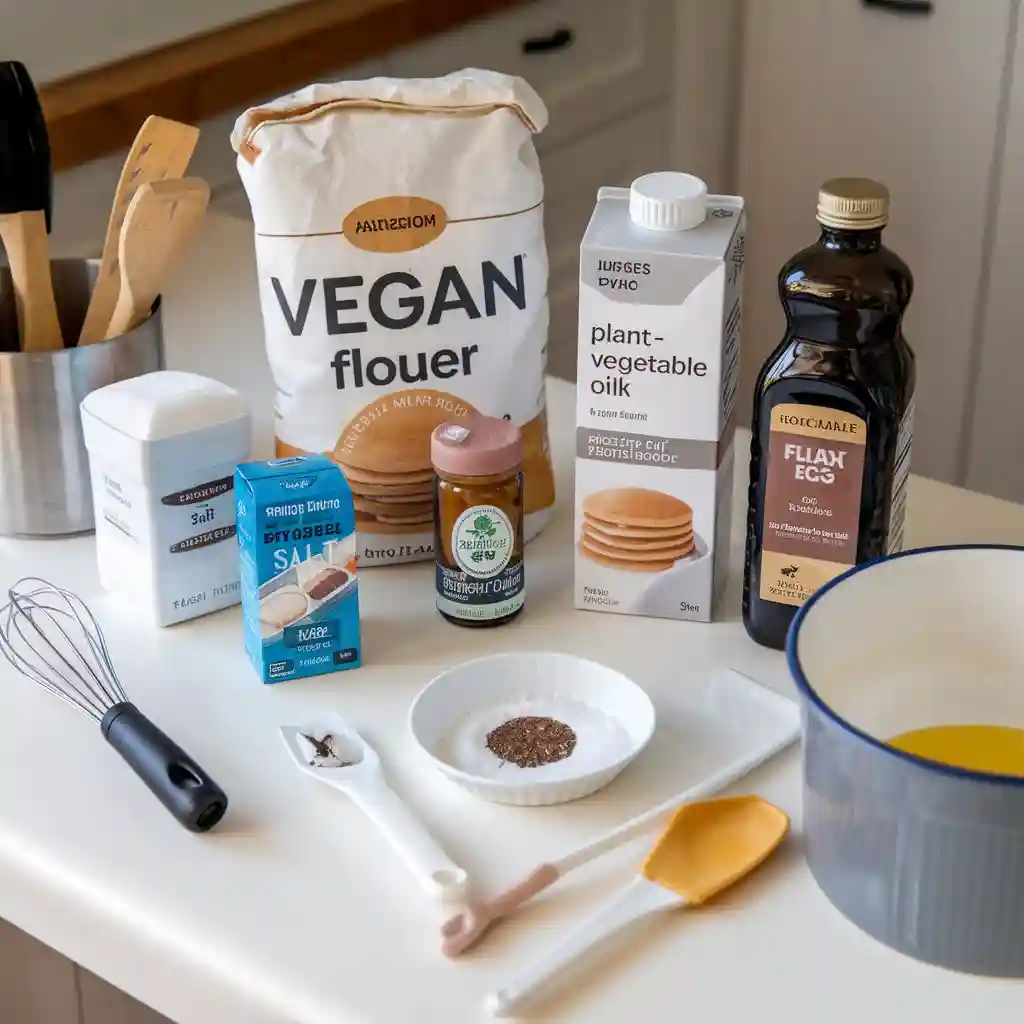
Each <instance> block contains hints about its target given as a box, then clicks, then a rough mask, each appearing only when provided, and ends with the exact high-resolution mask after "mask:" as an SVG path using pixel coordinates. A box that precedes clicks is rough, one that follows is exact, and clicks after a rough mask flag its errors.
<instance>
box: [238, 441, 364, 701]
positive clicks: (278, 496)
mask: <svg viewBox="0 0 1024 1024" xmlns="http://www.w3.org/2000/svg"><path fill="white" fill-rule="evenodd" d="M235 521H236V525H237V530H238V550H239V557H240V559H241V583H242V620H243V629H244V634H245V649H246V651H247V652H248V654H249V658H250V660H251V661H252V663H253V666H254V667H255V669H256V671H257V672H258V673H259V676H260V678H261V679H262V680H263V682H264V683H277V682H281V681H283V680H286V679H301V678H303V677H305V676H314V675H321V674H323V673H325V672H337V671H338V670H339V669H345V668H356V667H358V665H359V664H360V661H361V652H360V643H359V579H358V575H357V572H356V539H355V511H354V509H353V504H352V492H351V490H350V489H349V486H348V482H347V481H346V480H345V477H344V476H343V475H342V472H341V470H340V469H339V468H338V467H337V465H335V464H334V463H333V462H332V461H331V460H330V459H328V458H327V457H326V456H324V455H307V456H297V457H293V458H287V459H272V460H271V461H269V462H247V463H243V464H242V465H240V466H239V467H238V468H237V469H236V470H235Z"/></svg>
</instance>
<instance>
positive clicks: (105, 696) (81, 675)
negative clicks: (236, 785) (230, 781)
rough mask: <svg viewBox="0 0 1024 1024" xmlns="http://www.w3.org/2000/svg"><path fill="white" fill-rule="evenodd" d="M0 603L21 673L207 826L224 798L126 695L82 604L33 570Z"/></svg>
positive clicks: (171, 802) (6, 649)
mask: <svg viewBox="0 0 1024 1024" xmlns="http://www.w3.org/2000/svg"><path fill="white" fill-rule="evenodd" d="M7 598H8V600H7V603H6V604H5V605H4V606H3V607H2V608H0V653H2V654H3V655H4V657H5V658H6V659H7V661H9V662H10V663H11V665H13V666H14V668H15V669H16V670H17V671H18V672H20V673H21V674H22V675H23V676H25V677H26V678H28V679H31V680H32V681H33V682H34V683H37V684H38V685H39V686H41V687H43V689H45V690H48V691H49V692H50V693H52V694H53V695H54V696H56V697H60V699H61V700H63V701H65V702H66V703H68V704H70V705H71V706H72V707H74V708H76V709H77V710H78V711H81V712H82V713H83V714H86V715H88V716H89V717H90V718H91V719H92V720H93V721H94V722H98V723H99V726H100V730H101V732H102V733H103V736H104V738H105V739H106V741H107V742H108V743H109V744H110V745H111V746H112V747H113V748H114V749H115V750H116V751H117V752H118V753H119V754H120V755H121V757H123V758H124V759H125V761H127V762H128V764H129V765H131V767H132V769H133V770H134V771H135V774H136V775H138V776H139V778H140V779H142V781H143V782H145V784H146V785H147V786H148V787H149V789H150V790H151V791H152V792H153V793H154V795H155V796H156V797H157V798H158V799H159V800H160V802H161V803H162V804H163V805H164V806H165V807H166V808H167V809H168V810H169V811H170V812H171V813H172V814H173V815H174V816H175V818H177V819H178V821H180V822H181V824H183V825H184V826H185V827H186V828H189V829H191V830H192V831H194V832H205V831H207V830H208V829H211V828H213V826H214V825H216V824H217V822H219V821H220V820H221V818H223V817H224V814H225V812H226V811H227V806H228V798H227V796H226V794H225V793H224V790H222V789H221V788H220V786H218V785H217V783H216V782H214V781H213V779H212V778H210V776H209V775H208V774H207V773H206V772H205V771H203V769H202V768H200V767H199V765H198V764H196V762H195V761H193V760H192V758H191V757H189V756H188V754H186V753H185V751H184V750H182V749H181V747H179V746H178V745H177V744H176V743H175V742H174V741H173V740H171V739H170V738H169V737H168V736H166V735H165V734H164V733H163V732H161V731H160V730H159V729H158V728H157V727H156V726H155V725H154V724H153V723H152V722H151V721H150V720H149V719H148V718H146V716H145V715H144V714H142V712H141V711H139V709H138V708H137V707H136V706H135V705H134V704H133V703H132V702H131V701H130V700H129V699H128V695H127V694H126V693H125V691H124V687H123V686H122V685H121V682H120V680H119V679H118V677H117V672H116V671H115V669H114V662H113V659H112V658H111V656H110V650H109V649H108V647H107V641H106V637H104V635H103V630H102V629H101V628H100V624H99V622H98V621H97V619H96V616H95V615H93V613H92V611H90V609H89V607H88V605H86V603H85V602H84V601H83V600H82V599H81V598H80V597H78V595H77V594H73V593H72V592H71V591H70V590H64V589H62V588H61V587H58V586H55V585H54V584H52V583H48V582H47V581H46V580H44V579H40V578H38V577H35V576H27V577H25V578H24V579H21V580H19V581H18V582H17V583H15V584H14V586H13V587H11V589H10V590H9V591H8V592H7Z"/></svg>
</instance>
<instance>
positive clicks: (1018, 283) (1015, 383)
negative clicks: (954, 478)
mask: <svg viewBox="0 0 1024 1024" xmlns="http://www.w3.org/2000/svg"><path fill="white" fill-rule="evenodd" d="M1022 33H1024V29H1018V35H1017V38H1016V40H1011V42H1015V44H1016V45H1015V48H1014V51H1013V52H1014V60H1013V65H1012V82H1013V84H1012V88H1011V89H1010V92H1009V103H1008V106H1007V113H1006V129H1005V135H1004V146H1003V149H1002V151H1001V153H1000V154H999V159H998V160H997V161H996V169H997V173H996V176H995V180H996V189H995V194H994V196H993V201H992V219H991V226H990V237H991V245H992V248H991V251H990V253H989V261H988V263H989V273H988V280H987V286H985V287H983V289H982V293H981V296H980V301H979V317H978V327H979V331H978V334H977V335H976V336H975V337H974V338H973V345H972V357H973V358H972V367H974V368H976V370H975V372H974V374H973V375H972V379H971V386H970V389H969V391H968V420H967V424H966V426H967V429H966V431H965V437H964V441H965V445H964V465H963V469H964V479H963V481H962V482H963V483H964V485H965V486H966V487H970V488H971V489H972V490H978V491H985V492H986V493H988V494H995V495H997V496H998V497H1000V498H1007V499H1009V500H1010V501H1018V502H1024V401H1022V399H1021V381H1022V380H1024V344H1022V336H1024V281H1022V279H1021V267H1024V34H1022Z"/></svg>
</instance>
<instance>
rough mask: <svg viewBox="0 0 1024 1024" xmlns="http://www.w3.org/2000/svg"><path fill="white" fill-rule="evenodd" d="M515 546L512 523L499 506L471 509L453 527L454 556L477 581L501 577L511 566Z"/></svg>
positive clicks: (460, 566) (475, 506) (463, 568)
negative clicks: (506, 568) (509, 565)
mask: <svg viewBox="0 0 1024 1024" xmlns="http://www.w3.org/2000/svg"><path fill="white" fill-rule="evenodd" d="M515 546H516V535H515V531H514V530H513V528H512V520H511V519H509V517H508V516H507V515H505V513H504V512H503V511H502V510H501V509H500V508H498V506H497V505H474V506H473V507H472V508H467V509H466V511H465V512H463V513H462V515H460V516H459V518H458V519H456V520H455V525H454V526H453V527H452V556H453V557H454V559H455V561H456V563H458V566H459V568H460V569H462V571H463V572H465V573H466V575H468V576H472V577H473V578H474V579H478V580H486V579H490V578H491V577H492V576H497V574H498V573H499V572H501V571H502V569H504V568H505V566H507V565H508V563H509V560H510V559H511V558H512V553H513V551H514V550H515Z"/></svg>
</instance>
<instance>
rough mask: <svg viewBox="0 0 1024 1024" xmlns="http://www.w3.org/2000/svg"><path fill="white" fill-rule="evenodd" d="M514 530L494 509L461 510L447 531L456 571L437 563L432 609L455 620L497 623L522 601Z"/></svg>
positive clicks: (496, 509) (494, 506)
mask: <svg viewBox="0 0 1024 1024" xmlns="http://www.w3.org/2000/svg"><path fill="white" fill-rule="evenodd" d="M516 541H517V537H516V529H515V527H514V526H513V525H512V521H511V519H509V517H508V516H507V515H506V514H505V512H503V511H502V510H501V509H500V508H498V507H497V506H496V505H474V506H473V507H472V508H468V509H466V511H465V512H463V513H462V514H461V515H460V516H459V518H458V519H456V520H455V525H454V526H453V527H452V556H453V558H454V560H455V562H456V564H457V565H458V569H449V568H448V567H447V566H444V565H442V564H441V563H440V561H438V563H437V578H436V586H437V607H438V608H439V609H440V610H441V611H443V612H445V613H446V614H448V615H451V616H453V617H454V618H458V619H473V620H476V621H483V620H487V619H500V618H504V617H505V616H506V615H509V614H511V613H512V612H514V611H516V610H517V609H518V608H521V607H522V605H523V602H524V600H525V598H526V593H525V584H524V580H523V559H522V556H521V555H516V554H515V549H516Z"/></svg>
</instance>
